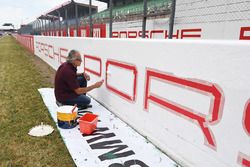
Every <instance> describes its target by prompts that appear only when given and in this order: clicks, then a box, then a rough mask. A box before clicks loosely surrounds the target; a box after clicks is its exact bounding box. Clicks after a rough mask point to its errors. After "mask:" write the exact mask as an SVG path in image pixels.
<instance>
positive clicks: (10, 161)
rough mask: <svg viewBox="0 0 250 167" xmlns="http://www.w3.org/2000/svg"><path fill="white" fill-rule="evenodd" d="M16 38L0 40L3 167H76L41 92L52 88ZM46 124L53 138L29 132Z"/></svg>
mask: <svg viewBox="0 0 250 167" xmlns="http://www.w3.org/2000/svg"><path fill="white" fill-rule="evenodd" d="M31 56H33V55H32V54H30V53H28V52H27V51H25V49H24V48H23V47H21V46H20V45H19V44H18V43H17V42H16V41H15V39H14V38H13V37H11V36H7V37H4V38H1V39H0V166H25V167H26V166H31V167H36V166H46V167H47V166H53V167H56V166H58V167H63V166H65V167H70V166H74V162H73V160H72V159H71V157H70V155H69V153H68V151H67V149H66V147H65V145H64V143H63V141H62V138H61V137H60V135H59V132H58V130H57V129H56V126H55V123H54V122H53V120H52V118H51V117H50V116H49V112H48V111H47V108H46V107H45V106H44V104H43V101H42V98H41V97H40V94H39V92H38V91H37V89H38V88H42V87H52V85H51V83H48V82H47V83H46V81H45V80H44V78H43V76H42V75H41V73H40V72H39V69H37V67H36V66H35V65H34V63H33V61H32V60H31ZM41 122H44V123H45V124H50V125H52V126H53V127H54V129H55V132H53V133H52V134H51V135H49V136H46V137H42V138H36V137H31V136H29V135H28V132H29V129H30V128H32V127H33V126H35V125H38V124H40V123H41Z"/></svg>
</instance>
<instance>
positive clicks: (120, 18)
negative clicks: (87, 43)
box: [19, 0, 170, 37]
mask: <svg viewBox="0 0 250 167" xmlns="http://www.w3.org/2000/svg"><path fill="white" fill-rule="evenodd" d="M100 1H101V2H105V3H107V6H108V8H107V9H106V10H104V11H101V12H97V11H98V8H97V6H93V5H91V11H92V13H91V19H90V13H89V6H90V5H89V4H84V3H77V2H74V1H69V2H66V3H64V4H62V5H60V6H58V7H56V8H54V9H52V10H50V11H49V12H47V13H46V14H43V15H41V16H39V17H38V18H37V20H35V21H34V22H32V23H30V24H28V25H27V26H29V27H30V26H31V25H32V30H30V31H27V29H28V28H27V27H21V29H20V31H19V32H20V34H34V35H49V36H90V35H91V33H90V31H91V25H90V22H93V24H94V25H93V27H94V29H95V28H100V32H99V33H100V34H101V36H99V37H106V34H107V33H106V28H104V24H108V23H109V21H110V18H109V16H110V4H109V0H100ZM113 3H114V4H113V8H112V17H113V19H112V20H113V22H124V21H134V20H141V19H142V17H143V0H130V1H124V0H117V1H113ZM169 4H170V0H148V2H147V17H148V18H151V19H155V18H164V17H167V16H168V15H169V14H170V9H169ZM22 29H25V30H22ZM83 29H85V30H84V31H82V32H81V30H83Z"/></svg>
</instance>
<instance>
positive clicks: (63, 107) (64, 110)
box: [57, 105, 78, 114]
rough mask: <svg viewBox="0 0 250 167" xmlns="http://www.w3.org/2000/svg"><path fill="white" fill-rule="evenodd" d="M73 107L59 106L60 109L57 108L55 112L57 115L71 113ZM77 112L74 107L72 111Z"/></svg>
mask: <svg viewBox="0 0 250 167" xmlns="http://www.w3.org/2000/svg"><path fill="white" fill-rule="evenodd" d="M74 107H75V106H71V105H65V106H61V107H58V109H57V112H59V113H67V114H69V113H72V110H73V109H74ZM77 111H78V108H77V107H75V109H74V112H77Z"/></svg>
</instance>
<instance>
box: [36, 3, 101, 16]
mask: <svg viewBox="0 0 250 167" xmlns="http://www.w3.org/2000/svg"><path fill="white" fill-rule="evenodd" d="M75 5H77V8H78V17H83V16H87V15H88V14H89V4H85V3H79V2H75V1H73V0H72V1H67V2H65V3H63V4H61V5H59V6H56V7H55V8H53V9H51V10H50V11H49V12H47V13H45V14H43V15H41V16H39V17H38V19H51V18H53V16H58V12H60V16H61V17H62V18H63V20H64V19H65V9H67V15H68V19H71V18H75ZM97 8H98V7H97V6H94V5H92V13H96V12H97Z"/></svg>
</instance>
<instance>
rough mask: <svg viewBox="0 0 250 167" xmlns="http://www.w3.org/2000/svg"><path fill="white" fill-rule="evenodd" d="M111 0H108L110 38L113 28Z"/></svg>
mask: <svg viewBox="0 0 250 167" xmlns="http://www.w3.org/2000/svg"><path fill="white" fill-rule="evenodd" d="M112 13H113V0H109V38H112V32H113V30H112V28H113V16H112V15H113V14H112Z"/></svg>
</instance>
